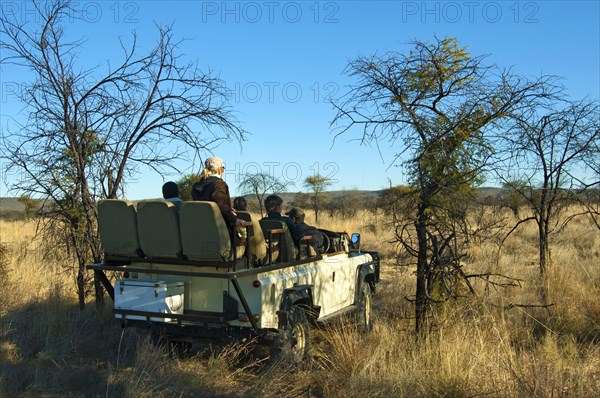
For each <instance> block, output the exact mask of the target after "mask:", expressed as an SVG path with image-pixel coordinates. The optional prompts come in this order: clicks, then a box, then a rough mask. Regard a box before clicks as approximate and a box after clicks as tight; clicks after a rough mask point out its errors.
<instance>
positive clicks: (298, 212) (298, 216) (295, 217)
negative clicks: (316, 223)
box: [285, 207, 305, 224]
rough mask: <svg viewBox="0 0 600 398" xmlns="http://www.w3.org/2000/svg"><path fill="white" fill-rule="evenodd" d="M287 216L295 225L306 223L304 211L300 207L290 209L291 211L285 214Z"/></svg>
mask: <svg viewBox="0 0 600 398" xmlns="http://www.w3.org/2000/svg"><path fill="white" fill-rule="evenodd" d="M285 215H286V216H289V217H290V218H291V219H292V221H293V222H294V224H296V223H299V222H304V216H305V214H304V210H302V209H301V208H299V207H292V208H291V209H290V211H288V212H287V213H285Z"/></svg>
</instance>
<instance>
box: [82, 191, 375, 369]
mask: <svg viewBox="0 0 600 398" xmlns="http://www.w3.org/2000/svg"><path fill="white" fill-rule="evenodd" d="M98 213H99V215H98V223H99V232H100V237H101V240H102V244H103V247H104V250H105V260H104V262H103V263H101V264H93V265H89V266H88V268H89V269H93V270H94V271H95V272H96V273H97V276H98V277H100V279H101V280H102V281H103V284H104V286H105V288H106V290H107V291H108V293H109V294H110V296H111V298H112V299H113V302H114V309H113V312H114V314H115V317H116V318H117V319H118V320H119V322H120V323H121V324H122V325H123V327H129V326H135V327H141V328H148V329H150V330H151V331H152V333H153V335H154V336H155V337H156V338H157V339H159V338H164V339H167V340H168V341H172V342H194V341H197V340H200V339H206V338H216V339H220V340H230V339H236V338H239V337H243V336H258V337H260V338H261V339H262V340H263V341H267V342H271V344H272V346H273V347H274V348H275V349H276V350H290V351H291V353H292V354H293V355H292V357H293V358H295V359H296V360H301V359H303V358H304V357H306V355H307V353H308V347H309V344H308V342H309V327H308V325H309V323H313V324H314V323H317V322H324V321H326V320H328V319H331V318H334V317H337V316H339V315H342V314H345V313H349V312H355V313H356V314H357V315H358V316H357V319H358V320H359V322H360V327H361V328H362V329H363V330H369V329H370V327H371V316H370V311H371V297H372V293H373V292H374V289H375V285H376V283H377V282H378V281H379V255H378V253H375V252H364V251H361V250H360V235H358V234H354V235H353V236H352V239H350V237H349V236H348V235H347V234H345V233H335V232H332V231H326V230H321V232H322V233H323V234H324V235H325V242H326V243H325V247H323V248H321V250H319V252H317V251H315V250H314V249H313V248H312V247H311V246H309V244H308V240H307V239H305V240H304V241H303V242H301V244H300V245H299V246H296V245H294V243H293V241H292V239H291V236H290V233H289V231H288V230H287V227H286V225H285V223H282V222H277V221H275V222H273V221H268V222H266V221H260V222H258V221H256V220H253V219H252V217H251V215H250V214H249V213H244V212H240V213H239V217H242V218H245V219H246V221H248V223H247V224H248V226H247V227H246V228H245V229H242V230H239V231H238V233H237V234H235V236H234V239H233V242H231V239H230V237H229V234H228V231H227V227H226V225H225V223H224V221H223V217H222V216H221V214H220V212H219V209H218V207H217V206H216V205H215V204H214V203H212V202H202V201H191V202H184V203H183V204H182V205H181V208H180V209H179V211H177V210H176V208H175V206H174V205H173V204H172V203H170V202H167V201H163V200H146V201H141V202H139V203H138V205H137V208H136V206H134V204H133V203H131V202H129V201H125V200H104V201H102V202H100V204H99V208H98ZM108 271H115V272H116V275H117V279H116V281H115V282H114V285H113V284H112V283H111V282H110V280H109V278H108V277H107V275H106V272H108Z"/></svg>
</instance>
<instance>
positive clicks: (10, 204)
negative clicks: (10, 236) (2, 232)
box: [0, 198, 25, 220]
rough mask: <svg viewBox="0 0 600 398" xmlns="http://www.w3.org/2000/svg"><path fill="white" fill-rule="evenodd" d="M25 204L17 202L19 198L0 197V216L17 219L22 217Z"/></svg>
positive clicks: (6, 218)
mask: <svg viewBox="0 0 600 398" xmlns="http://www.w3.org/2000/svg"><path fill="white" fill-rule="evenodd" d="M24 212H25V204H23V203H21V202H19V198H0V218H2V219H5V220H17V219H20V218H22V217H23V213H24Z"/></svg>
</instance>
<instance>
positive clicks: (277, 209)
mask: <svg viewBox="0 0 600 398" xmlns="http://www.w3.org/2000/svg"><path fill="white" fill-rule="evenodd" d="M282 204H283V199H281V198H280V197H279V196H277V195H269V196H267V198H266V199H265V209H266V210H267V213H281V205H282Z"/></svg>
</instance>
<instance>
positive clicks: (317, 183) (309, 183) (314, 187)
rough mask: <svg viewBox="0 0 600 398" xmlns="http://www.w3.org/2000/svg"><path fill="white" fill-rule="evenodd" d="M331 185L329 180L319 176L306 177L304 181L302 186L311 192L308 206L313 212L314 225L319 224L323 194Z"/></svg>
mask: <svg viewBox="0 0 600 398" xmlns="http://www.w3.org/2000/svg"><path fill="white" fill-rule="evenodd" d="M331 183H332V182H331V178H328V177H324V176H322V175H320V174H315V175H313V176H308V177H306V179H305V180H304V186H305V187H306V188H308V189H310V191H311V192H312V193H311V194H310V197H309V198H310V199H309V205H310V207H311V208H312V209H313V210H314V212H315V223H318V222H319V210H320V209H321V208H322V207H323V192H324V191H325V189H326V188H327V187H328V186H330V185H331Z"/></svg>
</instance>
